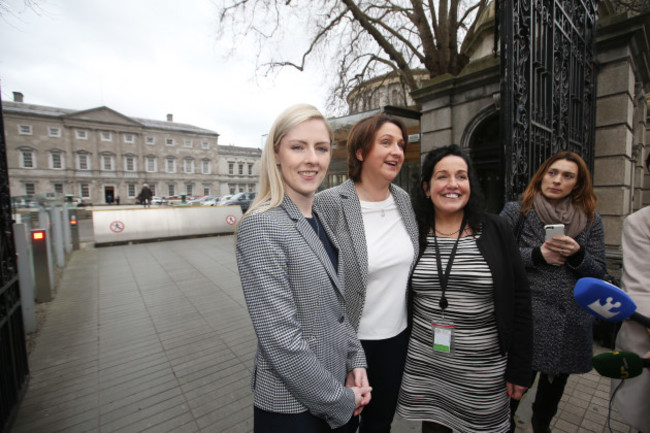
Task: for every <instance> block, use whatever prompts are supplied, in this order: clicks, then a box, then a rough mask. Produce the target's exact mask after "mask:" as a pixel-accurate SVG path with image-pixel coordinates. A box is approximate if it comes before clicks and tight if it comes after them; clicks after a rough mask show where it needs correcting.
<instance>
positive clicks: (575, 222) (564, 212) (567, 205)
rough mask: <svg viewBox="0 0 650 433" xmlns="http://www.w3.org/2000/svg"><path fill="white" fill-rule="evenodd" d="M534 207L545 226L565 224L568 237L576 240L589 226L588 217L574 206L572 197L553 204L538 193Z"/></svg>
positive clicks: (569, 196)
mask: <svg viewBox="0 0 650 433" xmlns="http://www.w3.org/2000/svg"><path fill="white" fill-rule="evenodd" d="M533 207H534V208H535V212H536V213H537V216H539V219H540V220H541V221H542V222H543V223H544V224H564V228H565V232H566V234H567V236H570V237H572V238H575V237H576V236H578V235H579V234H580V232H581V231H582V230H583V229H584V228H585V227H586V226H587V215H586V214H585V213H584V211H583V210H582V209H578V208H576V207H575V206H573V203H572V200H571V195H570V194H569V195H568V196H567V197H565V198H563V199H562V200H560V201H559V202H558V203H557V204H556V205H553V204H551V203H550V202H549V201H548V200H547V199H546V197H544V195H543V194H542V193H539V192H538V193H537V195H536V196H535V201H534V202H533Z"/></svg>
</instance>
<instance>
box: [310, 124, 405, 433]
mask: <svg viewBox="0 0 650 433" xmlns="http://www.w3.org/2000/svg"><path fill="white" fill-rule="evenodd" d="M407 142H408V134H407V131H406V127H405V125H404V124H403V123H402V121H401V120H399V119H397V118H392V117H390V116H388V115H386V114H383V113H381V114H378V115H375V116H373V117H370V118H367V119H364V120H361V121H360V122H358V123H357V124H356V125H354V126H353V127H352V129H351V131H350V135H349V137H348V143H347V146H348V174H349V177H350V180H348V181H346V182H345V183H343V184H342V185H340V186H338V187H335V188H332V189H329V190H327V191H323V192H321V193H319V194H317V195H316V207H317V208H318V209H319V210H320V211H321V212H323V214H324V216H325V219H326V220H327V222H328V224H329V225H330V226H331V227H332V229H333V230H334V233H335V235H336V237H337V239H338V241H339V242H340V245H341V254H342V255H343V261H344V263H345V296H346V302H347V311H348V315H349V316H350V321H351V322H352V325H353V326H354V327H355V329H357V332H358V336H359V339H360V340H361V344H362V345H363V348H364V351H365V354H366V359H367V362H368V380H369V382H370V385H371V386H372V388H373V392H372V401H371V402H370V404H369V405H368V406H367V407H365V408H364V409H363V412H362V413H361V416H360V418H361V419H360V420H359V419H358V417H355V419H354V420H353V423H352V424H351V426H350V427H351V428H350V430H349V431H351V432H352V431H355V430H356V428H357V425H358V426H359V431H360V432H361V433H365V432H373V433H377V432H390V429H391V424H392V421H393V415H394V413H395V406H396V404H397V395H398V392H399V387H400V382H401V379H402V371H403V369H404V361H405V359H406V349H407V344H408V335H407V333H408V332H407V328H408V317H407V316H408V314H407V285H408V279H409V275H410V273H411V270H412V269H413V266H414V264H415V261H416V259H417V254H418V230H417V224H416V221H415V215H414V213H413V208H412V207H411V200H410V197H409V195H408V194H407V193H406V192H405V191H404V190H402V189H401V188H399V187H398V186H396V185H393V184H392V183H391V182H392V181H393V180H394V179H395V178H396V177H397V175H398V174H399V171H400V169H401V167H402V164H403V162H404V151H405V148H406V143H407Z"/></svg>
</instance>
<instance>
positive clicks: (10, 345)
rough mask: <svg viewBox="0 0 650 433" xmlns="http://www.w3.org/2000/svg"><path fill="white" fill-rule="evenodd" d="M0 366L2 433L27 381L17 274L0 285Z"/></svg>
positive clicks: (16, 408) (0, 425) (7, 426)
mask: <svg viewBox="0 0 650 433" xmlns="http://www.w3.org/2000/svg"><path fill="white" fill-rule="evenodd" d="M0 366H2V367H1V368H0V421H1V424H0V431H2V432H3V433H6V432H8V431H9V427H10V426H11V422H12V420H13V419H14V417H15V416H16V413H17V412H18V407H19V404H20V401H21V400H22V398H23V396H24V394H25V392H26V391H27V383H28V380H29V367H28V364H27V347H26V345H25V331H24V327H23V315H22V310H21V303H20V290H19V287H18V277H14V278H13V279H11V280H10V281H9V282H8V283H7V284H5V285H4V286H3V287H2V288H0Z"/></svg>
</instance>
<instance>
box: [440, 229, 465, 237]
mask: <svg viewBox="0 0 650 433" xmlns="http://www.w3.org/2000/svg"><path fill="white" fill-rule="evenodd" d="M459 231H460V227H459V228H458V230H456V231H455V232H451V233H443V232H441V231H440V230H438V229H436V233H438V234H439V235H443V236H451V235H455V234H456V233H458V232H459Z"/></svg>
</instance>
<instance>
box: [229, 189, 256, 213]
mask: <svg viewBox="0 0 650 433" xmlns="http://www.w3.org/2000/svg"><path fill="white" fill-rule="evenodd" d="M254 199H255V193H254V192H240V193H239V194H235V195H233V196H232V197H231V198H230V199H228V200H226V201H224V202H223V203H222V204H223V205H226V206H229V205H239V206H241V211H242V213H243V212H246V211H247V210H248V208H249V207H250V205H251V203H252V202H253V200H254Z"/></svg>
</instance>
